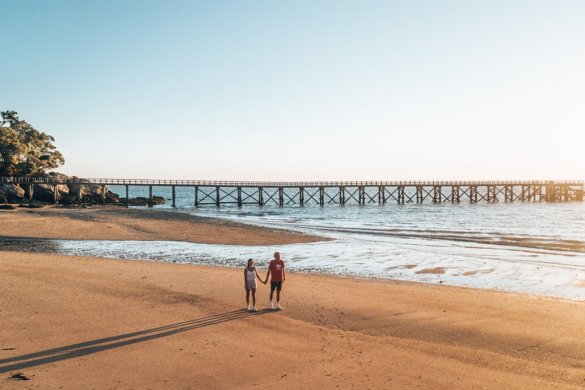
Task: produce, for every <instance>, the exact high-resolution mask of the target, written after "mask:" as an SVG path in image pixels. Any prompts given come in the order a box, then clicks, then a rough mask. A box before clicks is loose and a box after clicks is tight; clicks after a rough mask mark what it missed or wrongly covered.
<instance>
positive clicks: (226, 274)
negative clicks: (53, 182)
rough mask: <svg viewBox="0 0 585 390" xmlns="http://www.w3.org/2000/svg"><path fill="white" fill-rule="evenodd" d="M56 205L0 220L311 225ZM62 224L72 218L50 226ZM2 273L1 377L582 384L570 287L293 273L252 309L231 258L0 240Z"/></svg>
mask: <svg viewBox="0 0 585 390" xmlns="http://www.w3.org/2000/svg"><path fill="white" fill-rule="evenodd" d="M130 212H132V211H130ZM53 213H54V214H53ZM62 213H63V211H59V210H56V211H54V210H39V211H35V212H33V213H27V212H23V211H18V212H6V213H0V223H1V224H2V225H1V226H2V234H0V235H2V236H5V237H6V236H11V237H49V238H57V237H58V238H83V239H90V238H91V239H100V238H108V239H112V238H114V237H115V238H118V239H145V240H153V239H172V238H175V239H178V240H183V239H187V238H189V240H190V241H193V242H198V241H197V240H202V241H201V242H222V240H224V242H226V243H230V242H231V241H230V240H234V237H239V238H237V239H236V240H235V241H237V240H244V241H250V242H252V243H264V244H270V245H276V244H278V243H279V240H280V239H282V240H283V241H282V242H281V243H285V242H295V241H294V240H295V239H298V240H303V239H306V240H314V239H315V238H314V237H303V236H299V235H296V234H291V235H289V234H288V233H286V232H280V231H279V232H272V233H271V232H270V231H268V230H267V229H256V228H253V229H252V228H247V227H245V226H243V225H238V226H236V225H230V224H228V225H224V224H223V222H222V223H217V222H212V221H185V220H180V218H182V217H177V218H178V219H177V220H169V221H164V222H165V223H164V225H165V226H166V227H165V228H162V227H160V226H162V224H161V221H156V220H155V222H151V219H149V218H144V217H140V216H137V215H138V213H137V215H131V214H128V213H125V212H123V213H121V214H119V216H118V215H117V214H115V213H113V212H112V211H95V210H90V211H86V210H74V211H68V212H67V213H69V215H66V214H65V215H64V214H62ZM165 215H166V214H165ZM129 221H131V222H129ZM199 223H201V224H202V225H200V224H199ZM63 224H66V225H70V226H72V227H71V228H70V230H67V229H55V228H54V227H55V226H61V225H63ZM157 224H161V225H158V226H155V225H157ZM108 226H109V228H108ZM173 226H174V228H173ZM25 227H26V228H25ZM51 227H53V228H51ZM141 229H142V230H141ZM205 229H207V230H205ZM222 229H241V230H238V231H239V232H240V235H239V236H238V235H237V234H233V235H231V234H230V235H229V236H226V232H225V231H223V230H222ZM218 230H222V232H218ZM51 234H55V236H52V235H51ZM129 237H132V238H129ZM287 237H288V238H287ZM214 240H215V241H214ZM255 240H256V241H255ZM286 240H291V241H286ZM275 249H278V247H277V246H275ZM267 255H269V254H259V256H267ZM283 258H284V259H285V260H286V253H285V252H283ZM263 271H265V270H263ZM0 286H1V287H0V288H1V294H0V387H1V388H60V387H63V388H98V389H102V388H122V389H128V388H134V389H143V388H144V389H147V388H152V389H159V388H160V389H162V388H206V389H214V388H217V389H220V388H268V387H274V386H278V387H282V388H290V389H298V388H372V389H379V388H432V389H437V388H445V389H447V388H449V389H452V388H460V389H470V388H490V389H492V388H502V389H526V388H539V389H548V388H550V389H552V388H555V389H556V388H568V389H570V388H575V389H576V388H583V387H585V325H584V324H585V310H584V309H585V306H584V304H583V303H582V302H573V301H564V300H560V299H550V298H543V297H536V296H529V295H521V294H511V293H502V292H496V291H489V290H474V289H466V288H456V287H448V286H434V285H426V284H418V283H407V282H396V281H379V280H366V279H358V278H341V277H333V276H326V275H315V274H298V273H289V274H288V275H287V281H286V282H285V286H284V291H283V296H284V298H283V304H284V307H285V310H284V311H279V312H274V311H268V310H263V309H264V308H265V307H266V304H267V302H268V290H269V289H268V288H267V287H266V286H264V285H260V286H259V289H258V307H259V308H260V309H262V310H260V311H259V312H258V313H254V314H252V313H248V312H246V311H243V310H241V309H242V307H243V306H244V304H245V302H244V290H243V281H242V272H241V270H240V269H233V268H222V267H207V266H195V265H181V264H166V263H158V262H152V261H129V260H109V259H98V258H86V257H67V256H61V255H49V254H32V253H21V252H8V251H0ZM15 374H21V375H22V376H23V377H25V378H28V379H29V380H27V381H24V380H18V379H10V378H11V376H12V375H15Z"/></svg>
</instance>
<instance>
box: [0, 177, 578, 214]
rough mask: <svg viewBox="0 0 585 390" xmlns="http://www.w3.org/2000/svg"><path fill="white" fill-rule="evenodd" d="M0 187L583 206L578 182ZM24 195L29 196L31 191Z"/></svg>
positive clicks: (274, 201)
mask: <svg viewBox="0 0 585 390" xmlns="http://www.w3.org/2000/svg"><path fill="white" fill-rule="evenodd" d="M0 183H11V184H19V185H28V186H33V185H35V184H47V185H51V186H56V185H58V184H72V183H75V184H77V183H79V184H84V185H93V186H102V187H104V188H105V186H111V185H116V186H123V187H124V188H125V192H126V193H125V195H126V196H125V199H126V200H127V199H128V197H129V189H130V187H148V189H149V198H150V200H152V189H153V187H170V188H171V192H172V205H173V206H176V188H177V187H191V188H193V205H194V206H204V205H214V206H218V207H219V206H221V205H226V204H236V205H238V206H243V205H249V204H254V205H260V206H265V205H277V206H291V205H298V206H305V205H310V204H316V205H321V206H325V205H329V204H336V205H346V204H358V205H368V204H381V205H382V204H389V203H394V204H406V203H416V204H422V203H436V204H440V203H461V202H469V203H478V202H488V203H495V202H568V201H583V189H584V188H583V185H584V183H583V181H580V180H563V181H560V180H531V181H522V180H516V181H515V180H502V181H323V182H316V181H310V182H273V181H272V182H268V181H267V182H263V181H210V180H150V179H111V178H88V179H81V178H79V179H77V178H75V179H68V180H64V179H52V178H50V177H49V178H29V177H2V178H0ZM55 191H56V188H55ZM29 193H32V188H31V191H29ZM103 193H104V192H103ZM127 203H128V202H126V204H127Z"/></svg>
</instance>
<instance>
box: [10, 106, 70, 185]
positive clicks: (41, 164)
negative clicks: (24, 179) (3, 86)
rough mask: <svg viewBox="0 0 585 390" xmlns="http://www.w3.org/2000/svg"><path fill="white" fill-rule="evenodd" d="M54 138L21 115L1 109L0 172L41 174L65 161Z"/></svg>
mask: <svg viewBox="0 0 585 390" xmlns="http://www.w3.org/2000/svg"><path fill="white" fill-rule="evenodd" d="M53 142H55V139H54V138H53V137H51V136H50V135H48V134H45V133H43V132H41V131H38V130H37V129H35V128H34V127H32V126H31V125H30V124H29V123H28V122H26V121H24V120H21V119H19V118H18V113H17V112H16V111H4V112H2V122H1V124H0V176H38V175H42V174H43V173H45V171H46V170H48V169H53V168H57V167H58V166H60V165H63V163H65V158H63V155H62V154H61V152H59V151H58V150H57V148H56V147H55V145H54V144H53Z"/></svg>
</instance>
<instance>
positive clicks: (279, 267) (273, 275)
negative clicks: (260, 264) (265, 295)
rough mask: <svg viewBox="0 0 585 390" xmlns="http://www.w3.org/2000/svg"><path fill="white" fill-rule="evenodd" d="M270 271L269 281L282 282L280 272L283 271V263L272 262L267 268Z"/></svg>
mask: <svg viewBox="0 0 585 390" xmlns="http://www.w3.org/2000/svg"><path fill="white" fill-rule="evenodd" d="M268 269H269V270H270V280H271V281H273V282H282V272H283V271H284V261H282V260H276V259H275V260H272V261H271V262H270V265H269V266H268Z"/></svg>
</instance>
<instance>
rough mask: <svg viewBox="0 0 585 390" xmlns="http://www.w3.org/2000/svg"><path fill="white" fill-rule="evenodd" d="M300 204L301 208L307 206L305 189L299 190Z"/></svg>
mask: <svg viewBox="0 0 585 390" xmlns="http://www.w3.org/2000/svg"><path fill="white" fill-rule="evenodd" d="M299 204H300V205H301V206H304V205H305V187H300V188H299Z"/></svg>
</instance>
